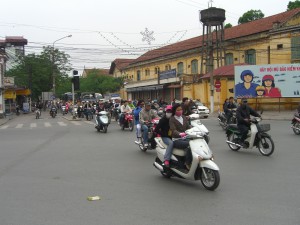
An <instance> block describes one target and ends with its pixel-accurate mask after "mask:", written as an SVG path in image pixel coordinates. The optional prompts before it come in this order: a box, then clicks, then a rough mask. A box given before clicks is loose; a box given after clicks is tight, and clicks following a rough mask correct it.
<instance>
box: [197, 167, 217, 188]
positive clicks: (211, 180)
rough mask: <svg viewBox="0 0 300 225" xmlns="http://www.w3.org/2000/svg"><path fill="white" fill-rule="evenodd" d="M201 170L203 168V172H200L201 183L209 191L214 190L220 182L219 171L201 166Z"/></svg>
mask: <svg viewBox="0 0 300 225" xmlns="http://www.w3.org/2000/svg"><path fill="white" fill-rule="evenodd" d="M202 169H203V170H205V174H206V177H205V174H204V173H203V171H202V174H201V183H202V185H203V186H204V187H205V188H206V189H207V190H210V191H213V190H215V189H216V188H217V187H218V186H219V184H220V174H219V171H217V170H212V169H209V168H202Z"/></svg>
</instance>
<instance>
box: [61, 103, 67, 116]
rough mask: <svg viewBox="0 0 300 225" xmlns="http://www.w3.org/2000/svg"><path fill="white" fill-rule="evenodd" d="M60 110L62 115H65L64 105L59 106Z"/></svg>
mask: <svg viewBox="0 0 300 225" xmlns="http://www.w3.org/2000/svg"><path fill="white" fill-rule="evenodd" d="M61 112H62V114H63V115H65V114H66V113H67V111H66V106H65V105H62V106H61Z"/></svg>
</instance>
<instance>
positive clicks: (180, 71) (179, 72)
mask: <svg viewBox="0 0 300 225" xmlns="http://www.w3.org/2000/svg"><path fill="white" fill-rule="evenodd" d="M181 74H183V62H180V63H178V64H177V75H181Z"/></svg>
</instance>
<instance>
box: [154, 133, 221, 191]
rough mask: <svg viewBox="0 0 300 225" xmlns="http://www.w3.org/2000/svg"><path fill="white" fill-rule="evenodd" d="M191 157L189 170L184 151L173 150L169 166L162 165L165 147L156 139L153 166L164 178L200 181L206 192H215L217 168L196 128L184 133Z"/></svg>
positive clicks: (218, 176)
mask: <svg viewBox="0 0 300 225" xmlns="http://www.w3.org/2000/svg"><path fill="white" fill-rule="evenodd" d="M185 133H186V134H187V136H186V138H187V139H189V140H190V141H189V144H190V148H191V152H192V156H193V160H192V165H191V168H190V169H189V170H188V169H187V168H186V167H185V165H184V162H185V151H184V150H182V149H176V148H174V149H173V154H172V157H171V160H170V166H169V167H166V166H165V165H164V164H163V161H164V154H165V152H166V148H167V146H166V145H165V144H164V142H163V140H162V139H161V138H160V137H156V138H155V141H156V143H157V146H156V152H157V157H156V159H155V162H154V163H153V165H154V166H155V167H156V168H157V169H158V170H159V171H160V172H161V174H162V175H163V176H164V177H167V178H170V177H172V176H174V177H179V178H182V179H187V180H201V183H202V184H203V186H204V187H205V188H206V189H208V190H211V191H212V190H215V189H216V188H217V187H218V186H219V183H220V174H219V167H218V166H217V164H216V163H215V162H214V161H213V154H212V151H211V150H210V148H209V147H208V145H207V143H206V141H205V140H204V138H203V133H202V132H201V131H200V130H199V128H198V127H193V128H191V129H189V130H187V131H186V132H185Z"/></svg>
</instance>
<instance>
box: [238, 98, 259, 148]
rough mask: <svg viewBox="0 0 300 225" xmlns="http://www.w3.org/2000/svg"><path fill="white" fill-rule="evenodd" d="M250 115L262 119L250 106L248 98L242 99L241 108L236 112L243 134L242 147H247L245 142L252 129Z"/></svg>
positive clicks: (239, 127)
mask: <svg viewBox="0 0 300 225" xmlns="http://www.w3.org/2000/svg"><path fill="white" fill-rule="evenodd" d="M250 115H252V116H255V117H261V116H260V115H259V114H258V113H257V112H256V111H255V110H253V109H252V108H251V107H250V106H249V105H248V100H247V98H242V100H241V103H240V106H239V107H238V108H237V110H236V119H237V126H238V129H239V131H240V133H241V139H240V143H239V144H240V145H242V146H243V147H244V146H245V143H244V141H245V140H246V138H247V135H248V131H249V129H250V124H251V123H250Z"/></svg>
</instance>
